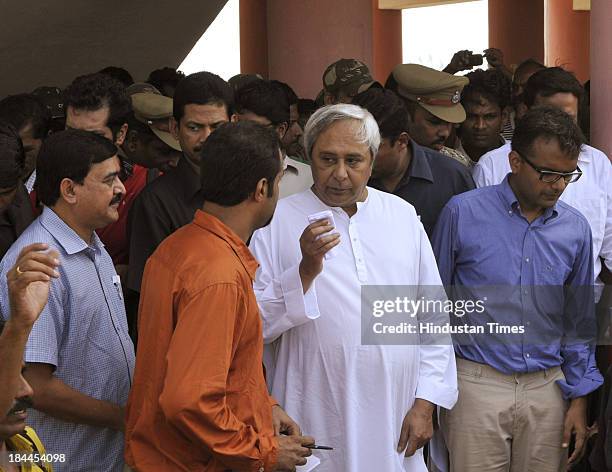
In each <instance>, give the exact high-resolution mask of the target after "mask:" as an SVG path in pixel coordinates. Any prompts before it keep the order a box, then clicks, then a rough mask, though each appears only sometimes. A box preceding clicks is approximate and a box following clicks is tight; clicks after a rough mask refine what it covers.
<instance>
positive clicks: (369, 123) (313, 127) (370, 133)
mask: <svg viewBox="0 0 612 472" xmlns="http://www.w3.org/2000/svg"><path fill="white" fill-rule="evenodd" d="M340 120H356V121H359V122H360V126H359V129H358V130H357V140H358V142H360V143H362V144H367V145H368V148H370V153H371V154H372V158H374V157H376V153H377V152H378V146H380V132H379V131H378V124H377V123H376V120H375V119H374V117H373V116H372V114H371V113H370V112H369V111H367V110H364V109H363V108H361V107H359V106H357V105H350V104H347V103H339V104H337V105H328V106H325V107H322V108H319V109H318V110H317V111H315V112H314V113H313V114H312V116H311V117H310V119H309V120H308V123H306V127H305V128H304V149H305V151H306V156H307V157H308V159H310V160H311V159H312V148H313V147H314V145H315V143H316V142H317V139H319V135H320V134H321V133H323V132H324V131H325V130H326V129H327V128H329V127H330V126H331V125H332V124H333V123H335V122H336V121H340Z"/></svg>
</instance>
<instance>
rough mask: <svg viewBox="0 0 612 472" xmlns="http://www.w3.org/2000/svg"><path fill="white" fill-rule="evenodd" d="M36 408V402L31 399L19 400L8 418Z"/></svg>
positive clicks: (8, 414)
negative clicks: (19, 412)
mask: <svg viewBox="0 0 612 472" xmlns="http://www.w3.org/2000/svg"><path fill="white" fill-rule="evenodd" d="M33 406H34V402H33V401H32V398H31V397H22V398H18V399H17V400H16V401H15V404H14V405H13V408H11V409H10V410H9V412H8V413H7V415H6V416H11V415H14V414H15V413H17V412H18V411H26V410H27V409H28V408H32V407H33Z"/></svg>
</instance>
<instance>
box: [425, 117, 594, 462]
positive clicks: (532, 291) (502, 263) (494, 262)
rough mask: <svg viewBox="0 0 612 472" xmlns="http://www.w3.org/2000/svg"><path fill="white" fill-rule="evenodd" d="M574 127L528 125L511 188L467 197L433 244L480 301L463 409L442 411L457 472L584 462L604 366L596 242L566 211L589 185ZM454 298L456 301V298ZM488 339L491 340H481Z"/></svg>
mask: <svg viewBox="0 0 612 472" xmlns="http://www.w3.org/2000/svg"><path fill="white" fill-rule="evenodd" d="M583 144H584V138H583V136H582V134H581V132H580V130H579V129H578V127H577V125H576V124H575V123H574V121H573V120H572V118H571V117H570V116H569V115H567V114H566V113H564V112H562V111H560V110H557V109H553V108H549V107H541V108H534V109H532V110H530V111H529V113H528V114H527V115H526V116H525V117H524V118H523V120H521V122H520V123H519V124H518V126H517V128H516V130H515V134H514V139H513V141H512V152H511V153H510V156H509V161H510V167H511V170H512V172H511V173H510V174H508V175H507V176H506V178H505V179H504V181H503V182H502V183H501V184H500V185H495V186H491V187H484V188H480V189H477V190H473V191H471V192H467V193H464V194H462V195H458V196H456V197H454V198H453V199H451V200H450V202H449V203H448V204H447V205H446V207H445V208H444V209H443V210H442V213H441V215H440V218H439V220H438V224H437V226H436V228H435V230H434V234H433V239H432V245H433V248H434V252H435V254H436V257H437V260H438V265H439V269H440V276H441V278H442V281H443V283H444V284H445V285H447V286H450V287H452V292H453V293H452V294H450V293H449V296H452V297H453V298H454V300H455V304H456V303H457V300H459V299H461V300H464V299H468V300H472V301H480V302H481V303H482V304H483V305H484V310H476V311H475V312H472V313H471V314H467V315H465V316H463V317H462V318H454V319H455V325H458V324H460V325H463V326H465V325H468V326H471V327H472V328H476V330H473V331H471V332H470V333H472V334H469V335H467V336H460V337H459V336H456V337H455V338H454V342H455V352H456V355H457V372H458V385H459V400H458V402H457V404H456V405H455V407H454V408H453V409H452V410H450V411H446V410H444V411H442V412H441V427H442V432H443V434H444V438H445V440H446V443H447V446H448V449H449V458H450V466H451V467H450V470H451V471H461V472H470V471H479V472H480V471H488V470H491V471H492V470H517V471H518V470H520V471H528V470H529V471H530V470H537V471H538V472H540V471H558V470H564V467H565V464H566V463H567V462H568V458H567V448H568V446H569V443H570V439H571V437H572V435H573V436H574V439H575V447H574V452H573V454H572V456H571V457H570V458H569V463H570V465H571V464H573V463H575V462H577V461H578V459H579V458H580V456H581V454H582V452H583V447H584V440H585V433H586V395H587V394H589V393H590V392H592V391H593V390H595V389H597V388H598V387H599V386H600V385H601V384H602V377H601V374H600V373H599V371H598V370H597V367H596V366H595V361H594V356H593V352H594V346H593V342H594V338H595V332H596V322H595V312H594V302H593V287H592V286H593V262H592V241H591V231H590V227H589V225H588V222H587V221H586V219H585V218H584V216H582V214H580V213H579V212H578V211H577V210H575V209H574V208H573V207H570V206H569V205H567V204H565V203H563V202H561V201H558V199H559V196H560V195H561V193H562V192H563V191H564V190H565V187H566V186H567V185H569V184H571V183H572V182H575V181H576V180H577V179H578V178H580V175H581V172H580V169H579V168H578V166H577V162H578V154H579V152H580V148H581V146H582V145H583ZM453 295H454V296H453ZM477 329H481V332H478V331H477Z"/></svg>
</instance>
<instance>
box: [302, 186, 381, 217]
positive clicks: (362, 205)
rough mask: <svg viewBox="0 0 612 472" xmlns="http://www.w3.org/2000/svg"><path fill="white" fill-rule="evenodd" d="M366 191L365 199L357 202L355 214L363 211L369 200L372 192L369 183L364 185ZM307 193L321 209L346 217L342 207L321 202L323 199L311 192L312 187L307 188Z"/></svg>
mask: <svg viewBox="0 0 612 472" xmlns="http://www.w3.org/2000/svg"><path fill="white" fill-rule="evenodd" d="M366 191H367V193H368V194H367V196H366V199H365V200H364V201H363V202H357V212H356V213H355V215H357V214H358V213H359V212H360V211H364V210H365V208H366V207H367V206H368V202H369V201H370V198H371V194H372V189H371V188H370V186H369V185H368V186H367V187H366ZM308 193H309V194H310V196H311V197H312V198H313V199H314V200H315V202H317V204H318V206H319V207H320V208H321V209H322V210H331V211H333V212H334V213H337V214H339V215H346V216H347V217H348V214H347V213H346V212H345V211H344V210H343V209H342V207H331V206H329V205H327V204H325V203H324V202H323V200H321V199H320V198H319V197H318V196H317V194H316V193H314V192H313V190H312V187H311V188H309V189H308ZM355 215H353V216H355Z"/></svg>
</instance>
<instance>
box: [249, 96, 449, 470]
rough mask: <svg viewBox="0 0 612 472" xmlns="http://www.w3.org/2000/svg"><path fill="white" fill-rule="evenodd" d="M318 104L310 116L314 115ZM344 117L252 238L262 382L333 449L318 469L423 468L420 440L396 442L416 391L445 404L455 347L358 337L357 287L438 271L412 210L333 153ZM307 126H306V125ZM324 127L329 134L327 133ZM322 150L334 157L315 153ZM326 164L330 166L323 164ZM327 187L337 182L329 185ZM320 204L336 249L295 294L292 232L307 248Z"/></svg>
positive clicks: (431, 280)
mask: <svg viewBox="0 0 612 472" xmlns="http://www.w3.org/2000/svg"><path fill="white" fill-rule="evenodd" d="M338 107H340V111H342V110H348V113H349V114H350V113H353V112H355V110H360V112H355V113H357V115H359V116H361V115H363V114H366V115H367V117H369V118H366V119H372V121H373V118H372V117H371V115H369V113H367V112H365V111H364V110H362V109H360V108H359V107H356V106H354V105H335V106H333V107H325V108H338ZM318 113H320V112H317V113H315V115H313V117H312V118H311V121H310V122H309V125H311V122H312V120H313V119H314V120H315V121H316V120H317V119H318V118H320V115H318ZM321 113H325V112H324V111H322V112H321ZM360 114H361V115H360ZM366 115H364V116H366ZM346 121H348V122H349V123H350V122H358V120H356V119H351V120H346V119H345V122H344V123H343V121H342V119H340V120H338V121H336V122H334V123H332V124H331V125H330V126H329V128H328V129H327V130H325V131H323V132H321V134H320V135H318V137H317V135H316V133H315V134H314V135H311V136H310V138H311V139H315V140H316V139H320V140H321V142H323V141H325V142H327V143H332V144H330V145H329V146H328V147H330V149H331V148H333V149H331V150H330V149H327V150H322V149H318V142H315V143H314V144H312V143H311V146H308V145H307V146H306V148H307V152H308V153H311V158H312V167H313V177H314V181H315V184H314V186H313V187H312V189H309V190H306V191H304V192H301V193H298V194H295V195H292V196H290V197H288V198H285V199H282V200H281V201H280V202H279V203H278V206H277V209H276V213H275V215H274V218H273V220H272V222H271V224H270V225H269V226H267V227H265V228H263V229H261V230H259V231H257V232H256V233H255V234H254V235H253V238H252V241H251V246H250V247H251V251H252V252H253V254H254V255H255V257H256V259H257V260H258V261H259V263H260V269H259V270H258V273H257V278H256V282H255V292H256V295H257V297H258V302H259V305H260V309H261V312H262V317H263V320H264V341H265V342H266V343H271V342H273V341H274V342H275V351H276V356H275V365H274V366H267V367H268V382H269V385H271V390H272V394H273V395H274V396H275V398H276V399H277V400H278V401H279V403H280V404H281V405H283V407H284V408H285V409H286V411H287V412H288V413H289V414H290V415H291V416H292V417H293V418H295V419H296V421H298V423H299V424H300V425H301V426H302V429H303V432H304V434H309V435H312V436H314V437H315V439H316V441H317V444H323V445H328V446H331V447H333V448H334V450H333V451H315V455H317V456H318V457H319V458H320V459H321V461H322V462H321V465H320V466H319V468H318V470H320V471H321V472H325V471H327V472H342V471H346V472H349V471H350V472H365V471H367V472H371V471H384V472H394V471H411V472H412V471H415V472H416V471H419V472H420V471H426V470H427V469H426V467H425V464H424V461H423V454H422V449H419V450H417V452H416V453H415V454H414V455H412V456H411V457H405V455H404V453H405V451H404V450H405V449H406V447H405V446H404V448H403V449H404V450H402V451H401V452H398V442H400V433H401V431H402V423H403V421H404V418H405V417H406V421H408V423H409V424H410V425H411V426H412V429H413V431H412V433H413V434H416V433H415V431H414V430H417V429H419V428H420V427H421V425H420V424H419V423H418V422H416V423H415V422H414V415H418V414H419V412H420V411H421V410H419V411H416V410H417V409H416V407H415V408H414V409H413V406H415V405H416V404H415V399H420V400H419V405H420V404H422V403H424V402H423V400H426V401H427V402H430V403H431V404H433V405H440V406H443V407H444V408H452V406H453V405H454V403H455V401H456V399H457V379H456V370H455V359H454V355H453V350H452V346H451V345H450V343H449V344H446V345H436V346H434V345H418V344H417V343H414V344H413V345H394V346H391V345H362V342H361V334H362V333H361V308H362V307H361V289H362V286H366V285H412V286H418V285H421V286H440V285H441V281H440V276H439V274H438V270H437V266H436V261H435V258H434V255H433V252H432V249H431V246H430V244H429V240H428V238H427V235H426V233H425V230H424V229H423V226H422V225H421V223H420V221H419V220H418V217H417V215H416V212H415V210H414V208H413V207H412V206H411V205H410V204H409V203H407V202H405V201H404V200H402V199H400V198H398V197H396V196H394V195H390V194H388V193H383V192H380V191H378V190H375V189H372V188H366V186H365V185H366V183H367V180H368V178H369V175H365V174H368V172H367V169H366V170H365V171H364V173H363V174H361V173H360V172H361V171H359V172H357V171H355V169H358V166H360V165H361V164H359V163H357V164H355V163H354V161H353V159H358V157H355V154H358V153H357V152H356V151H354V150H348V151H347V152H346V153H344V151H343V150H342V147H343V145H345V144H346V143H347V140H348V141H350V139H351V136H350V135H351V127H350V126H344V125H345V124H346ZM374 126H375V127H376V124H375V122H374ZM312 128H313V126H312V125H311V126H310V128H309V126H308V125H307V127H306V133H308V131H309V130H310V131H312ZM330 132H331V133H332V136H327V134H326V133H330ZM333 133H336V134H335V135H334V134H333ZM338 133H339V135H338ZM343 133H344V134H343ZM347 133H348V135H347ZM376 133H377V128H376ZM313 136H314V138H313ZM327 138H329V139H327ZM355 140H357V138H356V137H355ZM362 141H363V139H362ZM307 142H308V137H307ZM360 144H361V145H363V142H362V143H360ZM309 147H310V149H309ZM377 147H378V143H376V148H377ZM365 148H366V149H367V146H366V147H365ZM319 152H320V153H321V154H320V155H321V156H323V155H324V158H325V159H331V160H333V162H323V161H320V160H318V159H319ZM330 153H331V154H330ZM328 155H332V157H325V156H328ZM369 158H370V162H369V164H368V163H366V164H367V165H369V166H370V168H371V159H372V155H370V157H369ZM321 162H323V163H322V164H321ZM331 166H336V167H337V170H333V171H329V169H330V168H331ZM330 172H331V173H330ZM326 186H327V187H330V186H331V187H333V189H335V190H333V189H332V190H329V191H326V190H325V189H326ZM359 186H362V187H359ZM357 187H359V188H357ZM351 192H352V193H355V194H356V195H358V196H359V198H358V200H357V201H356V202H353V204H352V208H353V209H352V210H350V209H348V208H349V206H344V205H335V203H341V201H342V200H343V199H344V200H347V199H348V200H350V198H349V195H348V194H349V193H351ZM325 200H326V201H327V203H326V202H325ZM330 203H332V204H331V205H330ZM324 210H331V211H332V212H333V217H334V221H335V231H337V232H338V233H339V234H340V240H339V243H338V244H337V245H336V246H335V247H334V248H333V252H334V256H333V257H332V258H330V259H325V260H322V261H323V268H322V270H321V271H320V273H318V275H316V277H315V278H314V280H313V281H312V283H311V284H309V287H307V290H306V293H304V289H303V283H302V280H303V279H302V278H301V274H300V263H301V261H303V259H304V258H305V257H306V256H303V249H301V246H300V238H302V245H304V243H305V241H307V238H306V236H307V235H308V229H307V227H309V222H308V219H307V217H308V215H311V214H313V213H317V212H320V211H324ZM305 229H306V231H305ZM268 359H270V357H268ZM425 403H426V402H425ZM429 411H431V410H429ZM409 412H411V413H409ZM407 414H408V415H407ZM405 432H409V431H408V429H407V428H405ZM415 440H416V438H413V436H411V437H410V441H415ZM410 441H409V442H408V449H410ZM419 445H420V444H419Z"/></svg>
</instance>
